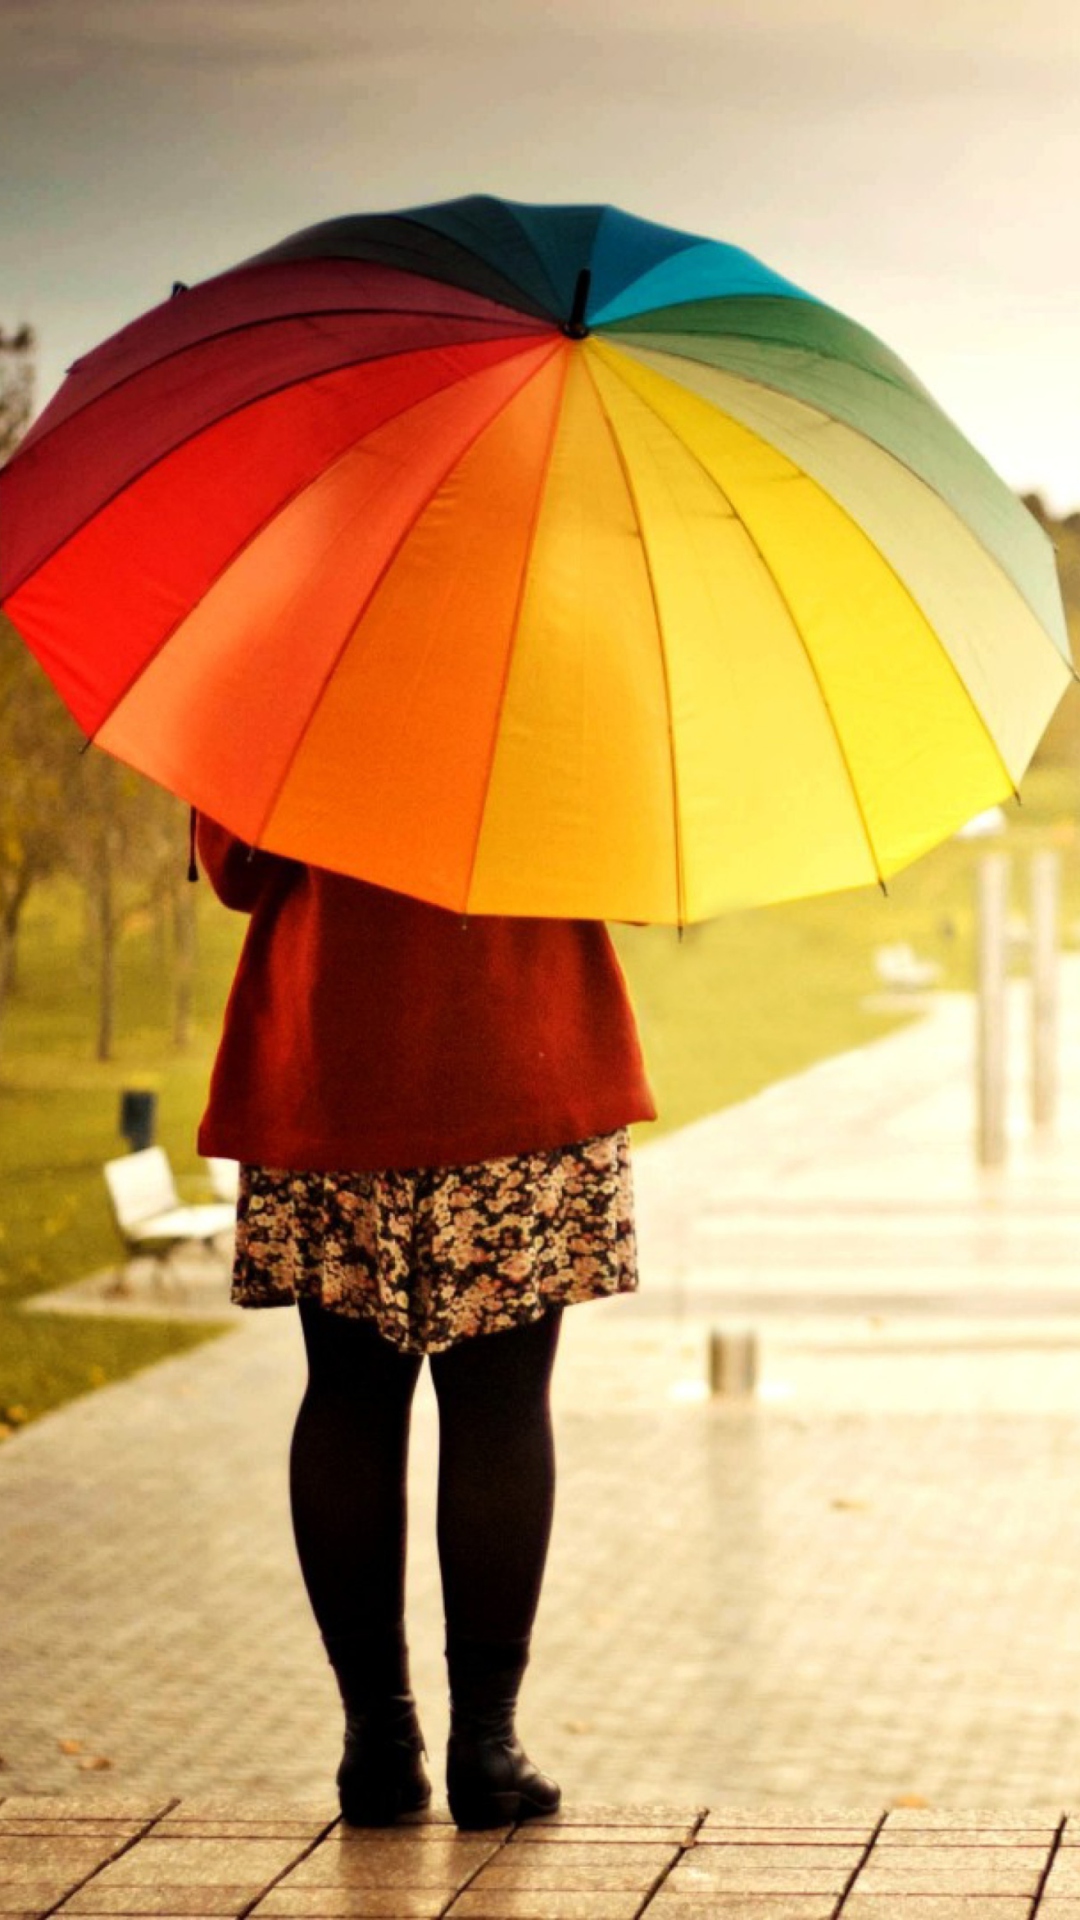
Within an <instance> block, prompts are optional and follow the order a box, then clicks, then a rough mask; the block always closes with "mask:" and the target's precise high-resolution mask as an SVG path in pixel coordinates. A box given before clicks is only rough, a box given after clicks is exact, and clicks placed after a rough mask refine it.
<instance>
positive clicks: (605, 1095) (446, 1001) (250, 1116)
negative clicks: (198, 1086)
mask: <svg viewBox="0 0 1080 1920" xmlns="http://www.w3.org/2000/svg"><path fill="white" fill-rule="evenodd" d="M199 851H200V853H201V855H202V859H203V862H204V864H205V866H206V869H207V872H208V873H209V875H210V879H211V881H212V883H213V885H214V888H215V890H216V892H217V893H218V895H219V896H220V898H221V899H222V900H223V901H224V902H225V905H226V906H229V907H236V908H238V909H240V910H241V911H243V912H246V913H250V915H251V924H250V926H249V928H248V932H247V938H246V940H245V942H244V947H243V952H242V953H241V956H240V962H239V966H238V968H237V973H236V979H235V981H234V983H233V989H232V993H231V995H230V998H229V1004H228V1007H227V1009H226V1013H225V1027H224V1032H223V1035H222V1040H221V1046H220V1048H219V1051H218V1056H217V1061H216V1063H215V1066H214V1072H213V1077H212V1080H211V1086H210V1104H209V1106H208V1108H207V1111H206V1114H205V1116H204V1118H203V1121H202V1125H201V1127H200V1129H199V1148H200V1151H201V1152H203V1153H205V1154H222V1155H225V1156H228V1157H230V1158H232V1159H237V1160H246V1161H248V1162H249V1163H254V1164H257V1165H261V1166H268V1167H290V1168H297V1169H313V1170H318V1169H340V1170H346V1169H373V1168H378V1167H438V1166H460V1165H463V1164H468V1163H469V1162H472V1161H476V1160H495V1159H501V1158H502V1157H503V1156H504V1155H507V1154H515V1153H528V1152H532V1151H534V1150H537V1149H542V1148H551V1147H558V1146H565V1145H568V1144H569V1143H570V1142H572V1141H575V1140H584V1139H588V1138H589V1137H590V1136H591V1135H593V1134H598V1133H609V1132H612V1131H613V1130H614V1129H615V1128H616V1127H621V1126H624V1125H625V1124H627V1123H628V1122H629V1121H631V1120H649V1119H653V1118H654V1117H655V1108H654V1106H653V1102H652V1096H651V1094H650V1092H649V1087H648V1082H647V1081H646V1078H645V1071H644V1067H643V1065H642V1059H641V1050H640V1047H639V1044H638V1039H637V1034H636V1031H635V1028H634V1021H633V1015H632V1013H631V1011H630V1005H629V1001H628V999H627V995H626V988H625V985H624V982H623V978H622V973H621V971H620V968H619V963H618V960H617V959H616V956H615V952H614V949H613V947H612V945H611V941H610V939H609V937H608V934H607V931H606V929H605V928H604V927H603V926H602V925H600V924H599V923H598V922H594V921H586V920H539V919H536V920H524V919H503V918H495V917H486V916H481V917H478V918H473V919H468V920H462V919H461V918H460V916H459V915H457V914H455V913H448V912H446V911H445V910H444V909H443V908H441V907H431V906H426V905H425V904H424V903H423V902H421V901H418V900H411V899H408V898H406V897H405V896H404V895H402V894H396V893H390V892H387V891H386V890H385V889H384V888H381V887H373V886H368V885H367V884H366V883H364V882H363V881H359V880H348V879H345V878H343V877H342V876H341V875H339V874H333V873H328V872H325V871H324V870H323V869H321V868H319V867H305V866H301V865H299V864H297V863H296V862H294V861H291V860H283V859H279V858H278V857H277V856H276V855H272V854H263V853H254V854H252V853H250V852H249V850H248V848H247V847H245V846H244V845H243V843H242V842H240V841H238V840H236V839H234V838H233V836H232V835H231V834H228V833H226V832H225V830H224V829H223V828H221V827H218V826H216V825H215V824H214V823H213V822H212V821H210V820H205V819H203V820H200V822H199Z"/></svg>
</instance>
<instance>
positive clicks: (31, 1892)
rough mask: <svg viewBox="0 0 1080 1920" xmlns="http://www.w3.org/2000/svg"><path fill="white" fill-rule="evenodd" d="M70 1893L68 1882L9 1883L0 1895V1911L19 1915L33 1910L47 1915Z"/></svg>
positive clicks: (24, 1881) (36, 1881) (27, 1881)
mask: <svg viewBox="0 0 1080 1920" xmlns="http://www.w3.org/2000/svg"><path fill="white" fill-rule="evenodd" d="M70 1892H71V1882H70V1880H19V1881H11V1882H9V1883H8V1885H7V1886H5V1887H4V1888H3V1891H2V1894H0V1911H3V1912H5V1913H7V1912H19V1913H21V1912H22V1911H23V1910H24V1909H29V1908H33V1910H34V1911H35V1913H48V1912H49V1911H51V1909H52V1908H53V1907H55V1906H58V1905H59V1903H60V1901H61V1900H62V1899H63V1898H64V1895H65V1894H67V1893H70Z"/></svg>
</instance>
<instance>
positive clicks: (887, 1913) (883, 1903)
mask: <svg viewBox="0 0 1080 1920" xmlns="http://www.w3.org/2000/svg"><path fill="white" fill-rule="evenodd" d="M1030 1914H1031V1902H1030V1900H1012V1899H1009V1898H1008V1897H1007V1896H1005V1897H999V1896H995V1895H988V1894H983V1893H970V1894H935V1893H930V1894H905V1895H904V1897H903V1900H902V1901H901V1902H900V1903H899V1904H898V1902H897V1896H896V1894H895V1893H888V1894H879V1895H871V1894H850V1895H849V1896H848V1898H847V1899H846V1900H845V1902H844V1907H843V1920H1030ZM1039 1920H1042V1907H1041V1906H1040V1908H1039Z"/></svg>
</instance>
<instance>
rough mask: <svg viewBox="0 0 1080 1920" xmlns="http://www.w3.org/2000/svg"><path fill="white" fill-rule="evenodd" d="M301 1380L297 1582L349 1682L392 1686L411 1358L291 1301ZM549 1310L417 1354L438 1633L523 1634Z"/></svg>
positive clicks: (295, 1501)
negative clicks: (429, 1429) (431, 1405)
mask: <svg viewBox="0 0 1080 1920" xmlns="http://www.w3.org/2000/svg"><path fill="white" fill-rule="evenodd" d="M300 1319H301V1323H302V1326H303V1330H304V1341H305V1344H306V1347H307V1357H308V1370H309V1378H308V1386H307V1391H306V1393H305V1395H304V1398H303V1401H302V1402H301V1405H300V1411H299V1414H298V1415H297V1421H296V1431H295V1433H294V1435H293V1443H292V1457H291V1472H290V1489H291V1495H292V1513H293V1527H294V1530H295V1534H296V1546H297V1552H298V1554H299V1556H300V1566H301V1570H302V1572H303V1576H304V1583H305V1585H306V1587H307V1590H308V1595H309V1598H310V1600H311V1605H312V1609H313V1611H314V1614H315V1618H316V1621H317V1622H318V1625H319V1628H320V1630H321V1632H322V1634H323V1637H324V1639H325V1640H326V1643H327V1647H328V1649H329V1651H330V1655H331V1659H332V1660H333V1662H334V1665H335V1667H336V1668H337V1669H338V1672H339V1675H341V1674H343V1673H344V1674H345V1675H346V1676H347V1678H348V1680H349V1683H350V1690H351V1691H352V1692H353V1693H356V1694H364V1693H367V1692H371V1691H376V1692H380V1691H383V1690H386V1691H389V1692H400V1691H404V1690H405V1688H406V1686H407V1684H408V1670H407V1656H406V1653H405V1642H404V1626H403V1623H404V1612H405V1534H406V1467H407V1461H408V1447H409V1414H410V1409H411V1405H412V1397H413V1391H414V1389H415V1387H416V1382H417V1379H418V1377H419V1373H420V1367H421V1365H422V1362H421V1360H420V1359H419V1358H418V1357H416V1356H414V1355H412V1354H403V1353H399V1352H398V1350H397V1349H396V1348H395V1347H392V1346H391V1345H390V1344H389V1343H388V1342H387V1341H385V1340H383V1339H382V1338H381V1336H380V1335H379V1334H377V1333H376V1332H375V1331H374V1329H373V1328H372V1327H370V1326H369V1325H368V1324H367V1323H366V1322H364V1321H362V1320H352V1319H349V1318H347V1317H346V1316H345V1315H343V1314H340V1313H334V1312H331V1311H329V1310H327V1309H326V1308H323V1307H318V1306H315V1305H313V1304H311V1303H309V1302H304V1303H302V1304H301V1307H300ZM560 1322H561V1314H560V1313H559V1311H557V1310H556V1311H555V1312H553V1313H549V1314H547V1315H545V1316H544V1318H543V1319H541V1320H536V1321H533V1322H531V1323H530V1324H529V1325H527V1326H521V1327H514V1328H512V1329H510V1330H509V1331H508V1332H505V1333H491V1334H481V1335H477V1336H476V1337H475V1338H473V1339H468V1340H463V1341H461V1342H459V1344H458V1345H456V1346H453V1347H450V1348H448V1349H447V1350H446V1352H444V1353H436V1354H432V1355H431V1376H432V1381H433V1383H434V1387H435V1393H436V1396H437V1399H438V1405H439V1494H438V1544H439V1566H440V1571H441V1574H442V1588H443V1605H444V1609H445V1615H446V1634H447V1645H448V1647H449V1646H453V1645H455V1644H456V1645H459V1646H460V1645H462V1644H464V1645H470V1644H473V1645H476V1646H477V1647H480V1646H489V1647H492V1648H493V1649H494V1648H496V1647H497V1648H502V1649H509V1648H510V1647H511V1646H512V1645H516V1646H519V1647H520V1648H521V1653H522V1659H524V1654H525V1651H526V1650H527V1647H528V1638H529V1633H530V1630H531V1628H532V1623H533V1616H534V1615H535V1612H536V1607H537V1602H538V1600H539V1598H540V1584H541V1581H542V1579H543V1574H544V1562H545V1559H546V1557H547V1548H548V1540H549V1538H550V1534H551V1516H552V1507H553V1502H554V1493H555V1455H554V1446H553V1441H552V1430H551V1406H550V1386H551V1372H552V1368H553V1366H554V1363H555V1350H556V1347H557V1344H558V1339H559V1327H560Z"/></svg>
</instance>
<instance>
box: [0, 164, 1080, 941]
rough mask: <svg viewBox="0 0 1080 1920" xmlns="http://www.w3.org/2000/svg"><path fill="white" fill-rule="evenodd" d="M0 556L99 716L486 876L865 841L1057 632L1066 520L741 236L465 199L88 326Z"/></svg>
mask: <svg viewBox="0 0 1080 1920" xmlns="http://www.w3.org/2000/svg"><path fill="white" fill-rule="evenodd" d="M0 599H2V603H3V606H4V608H5V611H6V612H7V613H8V615H9V616H10V618H11V620H12V622H13V623H14V625H15V626H16V627H17V628H18V629H19V631H20V632H21V633H22V634H23V636H24V637H25V639H26V641H27V642H28V644H29V645H30V646H31V647H32V649H33V651H34V652H35V653H36V655H37V656H38V658H39V659H40V661H41V662H42V664H43V666H44V667H45V669H46V671H47V673H48V674H49V675H50V677H51V679H52V680H53V681H54V683H55V685H56V686H57V688H58V689H59V691H60V693H61V695H62V696H63V698H64V699H65V701H66V702H67V704H68V705H69V707H70V708H71V711H72V712H73V714H74V715H75V717H76V719H77V720H78V722H79V724H80V725H81V727H82V728H83V729H84V730H85V732H86V733H87V734H88V735H89V736H91V737H92V738H94V739H95V740H97V741H98V742H99V743H100V744H101V745H102V746H104V747H106V748H107V749H108V750H109V751H110V752H113V753H115V754H117V755H118V756H119V757H120V758H121V759H123V760H125V761H128V762H129V763H130V764H131V765H133V766H135V767H137V768H139V769H140V770H141V771H143V772H144V773H147V774H149V775H150V776H151V777H152V778H154V779H155V780H158V781H160V782H161V783H162V784H163V785H165V786H167V787H169V788H171V789H172V790H173V791H174V792H176V793H177V794H179V795H181V796H182V797H183V798H184V799H186V800H189V801H191V802H192V803H194V804H195V805H196V806H198V807H200V808H202V809H204V810H205V811H207V812H209V813H211V814H213V815H215V816H216V817H217V818H219V819H220V820H222V821H223V822H224V823H225V824H226V825H228V826H229V827H231V828H232V829H233V830H234V831H235V832H236V833H238V834H240V835H242V836H243V837H244V838H245V839H246V840H248V841H250V842H251V843H252V844H255V845H258V846H264V847H267V848H270V849H272V850H274V851H277V852H281V853H285V854H291V855H294V856H296V857H299V858H302V859H305V860H307V861H311V862H314V863H317V864H320V865H323V866H327V867H331V868H334V869H337V870H340V871H342V872H345V873H350V874H355V875H358V876H360V877H362V878H365V879H368V880H371V881H374V882H376V883H377V884H379V885H383V886H387V887H392V888H395V889H398V890H400V891H403V892H407V893H411V894H415V895H418V896H419V897H421V898H424V899H427V900H431V901H434V902H436V903H438V904H441V905H444V906H448V907H454V908H456V909H459V910H461V911H469V912H481V913H483V912H487V913H511V914H543V915H556V916H570V917H577V916H584V917H590V918H613V919H630V920H648V921H660V922H664V921H667V922H683V921H687V920H694V919H699V918H703V917H705V916H707V915H710V914H713V913H716V912H718V911H720V910H721V909H723V908H725V907H729V906H736V905H746V904H749V903H752V902H764V901H771V900H779V899H784V898H790V897H792V896H797V895H802V894H810V893H815V892H821V891H825V890H828V889H832V888H837V887H847V886H856V885H859V884H862V883H865V882H872V881H874V880H880V879H881V878H883V877H884V876H887V875H888V874H889V873H891V872H893V871H895V870H896V869H897V868H899V867H901V866H903V865H904V864H905V863H906V862H908V861H910V860H912V859H913V858H915V857H916V856H917V855H918V854H920V853H922V852H924V851H925V850H926V849H927V848H928V847H929V846H931V845H933V844H934V843H935V842H936V841H938V840H940V839H941V838H943V837H944V836H945V835H946V834H948V833H950V832H951V831H952V830H954V829H955V828H957V827H959V826H960V825H961V824H962V823H963V822H964V821H965V820H966V819H967V818H968V817H969V816H970V815H972V814H973V813H976V812H977V811H979V810H980V809H981V808H984V807H987V806H990V805H991V804H993V803H994V802H995V801H997V800H1000V799H1001V798H1002V797H1004V796H1007V795H1008V794H1010V793H1011V792H1012V791H1013V790H1014V789H1015V787H1016V784H1017V782H1018V781H1019V778H1020V775H1021V774H1022V772H1023V770H1024V768H1025V767H1026V766H1027V763H1028V761H1029V759H1030V756H1031V754H1032V752H1033V750H1034V748H1035V745H1036V743H1037V741H1038V739H1039V736H1040V734H1041V732H1042V730H1043V728H1044V727H1045V725H1046V722H1047V720H1048V719H1049V717H1050V714H1051V713H1052V711H1053V709H1054V707H1055V705H1056V703H1057V701H1058V699H1059V698H1060V696H1061V694H1062V692H1063V691H1064V689H1065V687H1066V685H1067V684H1068V681H1069V678H1070V674H1071V668H1070V665H1069V656H1068V641H1067V638H1066V633H1065V624H1064V617H1063V614H1062V608H1061V601H1060V595H1059V592H1058V587H1057V582H1056V579H1055V574H1054V567H1053V558H1052V554H1051V551H1050V547H1049V544H1048V542H1047V541H1046V539H1045V537H1044V535H1043V533H1042V532H1041V530H1040V529H1039V528H1038V526H1037V525H1036V524H1035V522H1034V521H1033V520H1032V519H1031V517H1030V516H1029V515H1028V514H1027V513H1026V512H1025V511H1024V509H1023V508H1022V507H1021V506H1020V504H1019V503H1018V502H1017V501H1016V500H1015V499H1014V497H1013V496H1012V495H1011V494H1010V493H1009V491H1008V489H1007V488H1006V487H1005V486H1004V485H1003V483H1002V482H1001V481H1000V480H998V479H997V477H996V476H995V475H994V473H993V472H992V471H991V469H990V468H989V467H988V466H987V465H986V463H985V462H984V461H983V460H982V459H981V458H980V456H979V455H978V454H977V453H975V452H974V450H973V449H972V448H971V447H970V446H969V445H968V443H967V442H966V441H965V440H964V439H963V437H962V436H961V435H960V434H959V432H958V431H957V430H956V429H955V428H954V427H953V426H952V425H951V424H950V422H949V421H948V420H947V419H946V418H945V417H944V415H943V414H942V413H941V412H940V411H939V410H938V409H937V407H936V406H935V405H934V403H933V401H932V400H931V399H930V398H929V396H928V395H927V393H926V392H925V390H924V389H923V388H922V387H921V386H920V384H919V383H918V381H917V380H916V379H915V378H914V377H913V376H912V374H911V373H910V372H908V370H907V369H906V368H905V367H904V366H903V365H902V364H901V363H900V362H899V361H898V360H897V359H896V358H895V357H894V356H893V355H892V354H891V353H890V352H889V351H888V350H887V349H886V348H885V347H884V346H882V345H881V344H880V342H879V341H877V340H876V339H874V338H873V336H872V335H870V334H869V333H867V332H865V331H864V330H863V329H862V328H860V327H858V326H856V325H855V324H854V323H853V322H851V321H850V320H847V319H845V318H844V317H843V316H842V315H841V314H839V313H837V312H835V311H833V310H832V309H830V308H829V307H827V306H824V305H822V304H820V303H819V302H818V301H816V300H814V299H812V298H810V297H809V296H808V295H807V294H805V293H803V292H801V291H800V290H799V289H798V288H797V287H794V286H792V285H790V284H789V283H788V282H787V281H786V280H783V279H781V278H780V277H779V276H778V275H777V274H775V273H773V272H771V271H770V270H769V269H768V268H767V267H765V266H763V265H762V264H761V263H760V262H758V261H756V260H754V259H752V258H751V257H750V256H749V255H747V254H745V253H743V252H741V251H740V250H739V249H737V248H734V247H731V246H726V245H723V244H721V243H718V242H714V241H708V240H702V239H699V238H697V237H695V236H694V235H692V234H687V233H680V232H677V231H674V230H673V229H670V228H667V227H660V226H656V225H653V224H650V223H648V222H645V221H642V220H637V219H634V218H632V217H630V216H629V215H627V214H625V213H622V212H620V211H619V210H618V209H616V208H614V207H599V206H581V207H575V206H569V207H533V206H524V205H519V204H514V203H510V202H506V201H501V200H496V199H488V198H479V197H478V198H472V199H466V200H459V201H451V202H448V203H446V204H444V205H439V206H431V207H423V208H419V209H415V210H412V211H409V212H406V213H398V214H375V215H367V216H359V217H356V218H352V219H343V220H337V221H332V222H330V223H328V224H326V225H323V226H318V227H314V228H311V229H310V230H308V231H305V232H303V233H300V234H298V235H296V236H294V237H293V238H291V239H289V240H286V241H284V242H283V243H282V244H281V245H280V246H277V247H274V248H272V249H271V250H270V251H269V252H268V253H264V254H261V255H259V256H257V257H256V258H255V259H253V260H250V261H247V262H245V263H244V264H243V265H241V266H239V267H237V268H235V269H234V270H232V271H230V272H228V273H225V274H222V275H220V276H219V277H217V278H215V279H212V280H209V281H206V282H204V283H202V284H201V285H199V286H196V287H193V288H190V289H187V288H178V289H177V290H176V294H175V297H174V298H172V299H171V300H169V301H167V302H165V303H164V304H163V305H162V306H160V307H158V308H156V309H155V310H154V311H152V312H151V313H149V314H147V315H145V316H144V317H143V318H142V319H140V320H137V321H136V322H135V323H134V324H133V325H131V326H129V327H127V328H126V329H125V330H124V331H123V332H121V333H120V334H118V335H116V336H115V337H114V338H113V339H111V340H109V341H107V342H106V343H105V344H104V345H103V346H101V347H99V348H98V349H97V350H96V351H95V352H93V353H91V354H89V355H88V356H87V357H86V358H85V359H83V360H81V361H79V362H78V363H77V364H76V366H75V367H74V368H73V369H72V371H71V373H70V375H69V377H68V379H67V381H66V382H65V384H64V386H63V387H62V388H61V390H60V392H59V394H58V395H57V397H56V398H55V399H54V401H53V402H52V404H51V405H50V406H49V407H48V408H47V409H46V411H45V412H44V414H43V415H42V416H41V418H40V419H39V421H38V422H37V424H36V425H35V427H34V428H33V429H32V431H31V432H30V434H29V435H28V436H27V438H26V440H25V441H24V442H23V445H22V447H21V448H20V450H19V451H18V453H17V454H16V455H15V457H14V459H13V460H12V461H11V462H10V463H9V465H8V466H7V468H6V469H5V470H4V471H3V473H0Z"/></svg>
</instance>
